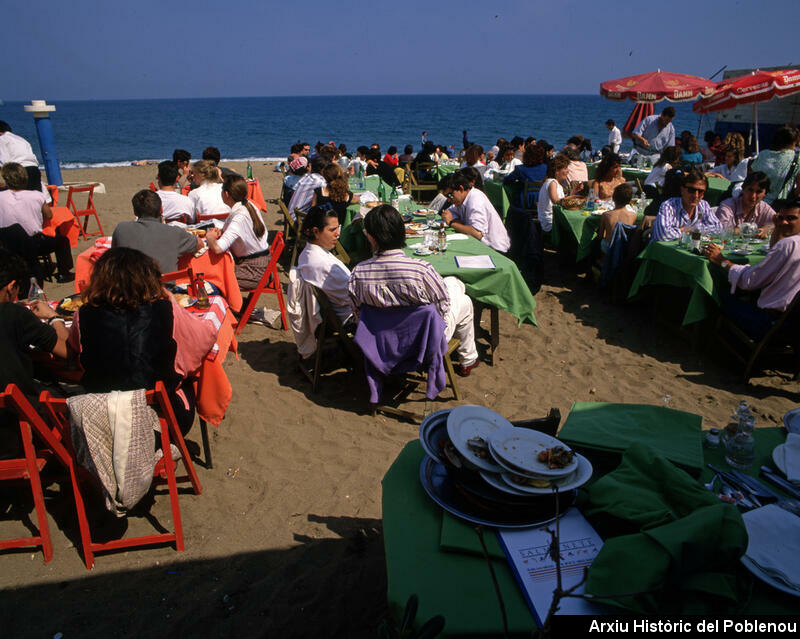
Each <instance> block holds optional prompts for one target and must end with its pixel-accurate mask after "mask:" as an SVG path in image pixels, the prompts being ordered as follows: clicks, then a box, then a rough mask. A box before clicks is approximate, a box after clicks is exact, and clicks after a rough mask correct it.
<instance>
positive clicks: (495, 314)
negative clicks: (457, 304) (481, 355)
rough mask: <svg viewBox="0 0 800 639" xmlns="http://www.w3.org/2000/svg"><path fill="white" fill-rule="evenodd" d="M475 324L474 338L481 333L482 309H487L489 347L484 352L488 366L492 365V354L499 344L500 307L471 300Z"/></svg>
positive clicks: (493, 354)
mask: <svg viewBox="0 0 800 639" xmlns="http://www.w3.org/2000/svg"><path fill="white" fill-rule="evenodd" d="M472 304H473V312H474V324H475V339H477V338H478V336H479V335H481V316H482V315H483V309H484V308H488V309H489V322H490V326H489V349H488V351H487V352H486V361H487V363H488V364H489V366H494V356H495V352H496V351H497V348H498V346H500V309H498V308H497V307H496V306H489V305H487V304H483V303H481V302H479V301H477V300H473V301H472Z"/></svg>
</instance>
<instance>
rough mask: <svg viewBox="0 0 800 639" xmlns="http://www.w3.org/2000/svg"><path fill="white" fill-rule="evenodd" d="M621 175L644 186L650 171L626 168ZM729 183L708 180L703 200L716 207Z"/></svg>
mask: <svg viewBox="0 0 800 639" xmlns="http://www.w3.org/2000/svg"><path fill="white" fill-rule="evenodd" d="M622 175H623V176H624V177H625V179H626V180H636V179H638V180H639V181H640V182H641V183H642V184H644V181H645V179H646V178H647V176H648V175H650V169H634V168H632V167H627V168H624V167H623V169H622ZM730 185H731V183H730V182H729V181H728V180H725V179H723V178H718V177H710V178H708V190H707V191H706V194H705V197H704V198H703V199H705V200H706V201H707V202H708V203H709V204H710V205H711V206H717V205H718V204H719V203H720V202H721V201H722V195H723V194H724V193H725V191H727V190H728V187H730Z"/></svg>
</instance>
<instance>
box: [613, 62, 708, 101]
mask: <svg viewBox="0 0 800 639" xmlns="http://www.w3.org/2000/svg"><path fill="white" fill-rule="evenodd" d="M714 86H715V85H714V83H713V82H712V81H711V80H706V79H705V78H700V77H698V76H696V75H686V74H685V73H667V72H664V71H662V70H661V69H658V70H657V71H651V72H650V73H642V74H640V75H631V76H628V77H627V78H619V79H618V80H608V81H607V82H602V83H601V84H600V95H602V96H604V97H606V98H608V99H609V100H633V101H634V102H660V101H661V100H669V101H670V102H690V101H691V100H694V99H695V98H697V97H698V96H699V95H707V94H710V93H711V92H712V91H713V89H714Z"/></svg>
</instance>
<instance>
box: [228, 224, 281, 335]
mask: <svg viewBox="0 0 800 639" xmlns="http://www.w3.org/2000/svg"><path fill="white" fill-rule="evenodd" d="M284 246H285V242H284V241H283V233H281V232H280V231H278V233H277V234H276V235H275V239H274V240H272V246H270V247H269V264H267V268H266V269H264V273H263V275H262V276H261V280H259V282H258V286H256V287H255V288H254V289H253V290H250V291H242V293H247V294H248V295H247V301H246V302H245V304H244V307H243V310H242V314H241V316H240V317H239V322H238V323H237V324H236V330H235V331H234V335H238V334H239V333H241V332H242V329H243V328H244V326H245V324H247V320H248V319H250V314H251V313H252V312H253V309H254V308H255V307H256V302H257V301H258V298H259V296H260V295H261V293H274V294H275V295H277V296H278V307H279V308H280V310H281V322H282V324H283V330H285V331H287V330H289V319H288V318H287V316H286V302H284V300H283V290H282V289H281V280H280V278H279V277H278V258H279V257H280V256H281V253H283V247H284Z"/></svg>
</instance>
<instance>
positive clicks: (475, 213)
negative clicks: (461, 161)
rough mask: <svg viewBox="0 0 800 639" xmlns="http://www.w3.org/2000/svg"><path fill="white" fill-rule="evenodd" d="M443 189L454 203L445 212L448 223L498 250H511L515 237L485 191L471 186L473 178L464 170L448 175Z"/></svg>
mask: <svg viewBox="0 0 800 639" xmlns="http://www.w3.org/2000/svg"><path fill="white" fill-rule="evenodd" d="M440 188H441V189H442V195H444V196H445V197H446V198H447V199H448V200H450V201H451V202H452V203H453V205H454V206H453V207H451V208H449V209H445V210H443V211H442V213H441V215H442V220H444V222H445V224H447V226H449V227H452V228H453V229H454V230H456V231H458V232H459V233H465V234H466V235H471V236H472V237H474V238H476V239H478V240H480V241H481V242H483V243H484V244H486V245H487V246H491V247H492V248H493V249H494V250H495V251H500V252H501V253H505V252H507V251H508V249H509V248H510V247H511V239H510V238H509V237H508V232H507V231H506V227H505V225H504V224H503V220H501V219H500V216H499V215H498V214H497V211H495V209H494V207H493V206H492V203H491V202H490V201H489V198H488V197H486V194H485V193H484V192H483V191H480V190H478V189H476V188H473V187H472V186H470V183H469V180H468V179H467V178H466V176H464V175H463V174H462V173H461V172H456V173H451V174H450V175H448V176H446V177H445V178H444V179H443V180H442V182H441V187H440Z"/></svg>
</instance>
